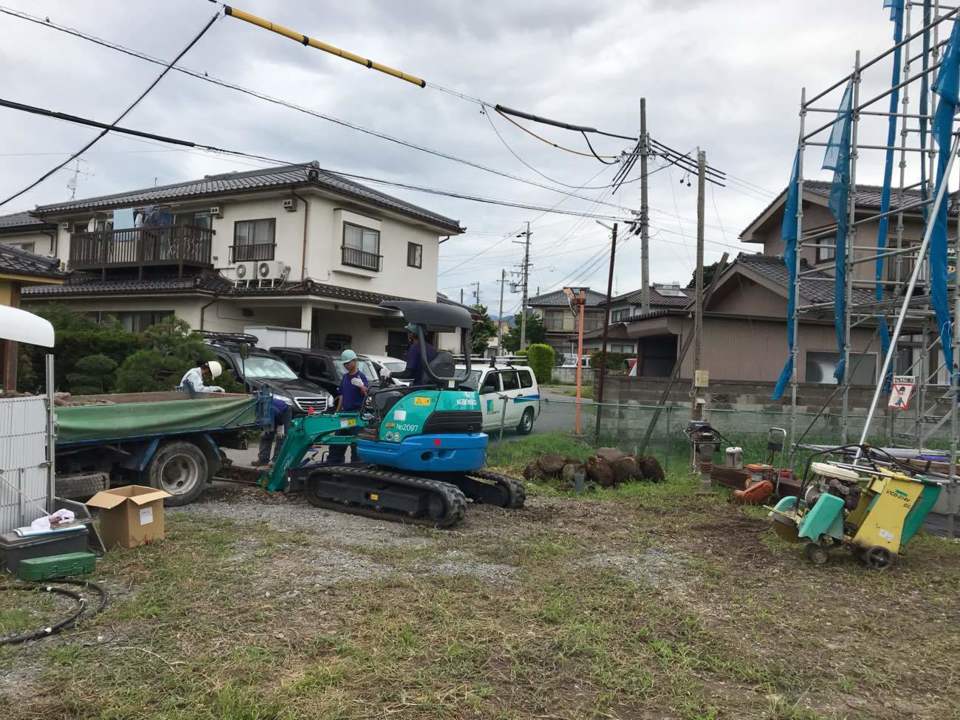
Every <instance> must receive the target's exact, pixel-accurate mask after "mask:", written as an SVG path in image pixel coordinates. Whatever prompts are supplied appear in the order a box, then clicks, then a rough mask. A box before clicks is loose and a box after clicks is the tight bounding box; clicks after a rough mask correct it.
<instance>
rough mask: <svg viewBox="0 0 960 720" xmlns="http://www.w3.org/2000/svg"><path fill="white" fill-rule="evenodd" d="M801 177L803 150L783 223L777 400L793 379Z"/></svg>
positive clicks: (795, 161) (792, 176) (796, 160)
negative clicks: (782, 348) (783, 339)
mask: <svg viewBox="0 0 960 720" xmlns="http://www.w3.org/2000/svg"><path fill="white" fill-rule="evenodd" d="M799 177H800V150H799V149H798V150H797V154H796V155H795V156H794V158H793V171H792V172H791V173H790V184H789V185H788V186H787V202H786V204H785V205H784V206H783V222H782V223H781V224H780V237H781V238H782V239H783V262H784V263H785V264H786V266H787V276H788V277H789V282H788V283H787V351H788V355H787V362H786V364H785V365H784V366H783V370H782V371H781V372H780V377H779V378H778V379H777V385H776V387H775V388H774V389H773V399H774V400H779V399H780V398H781V397H783V391H784V390H786V388H787V384H788V383H789V382H790V378H791V377H792V376H793V311H794V308H795V307H796V305H797V284H796V277H797V272H796V271H797V209H798V208H799V206H800V192H799V191H800V189H799V188H798V187H797V182H798V179H799Z"/></svg>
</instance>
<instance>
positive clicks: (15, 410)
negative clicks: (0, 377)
mask: <svg viewBox="0 0 960 720" xmlns="http://www.w3.org/2000/svg"><path fill="white" fill-rule="evenodd" d="M0 472H2V474H0V533H2V532H10V531H11V530H13V529H14V528H16V527H21V526H23V525H29V524H30V523H31V522H32V521H33V520H35V519H36V518H38V517H40V516H42V515H45V514H46V506H47V492H48V484H47V482H48V464H47V400H46V397H45V396H42V395H41V396H34V397H17V398H2V399H0Z"/></svg>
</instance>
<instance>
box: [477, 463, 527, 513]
mask: <svg viewBox="0 0 960 720" xmlns="http://www.w3.org/2000/svg"><path fill="white" fill-rule="evenodd" d="M466 475H467V477H470V478H474V479H476V480H487V481H490V482H492V483H494V484H495V485H498V486H500V487H502V488H506V491H507V495H508V497H509V499H508V500H507V504H506V505H504V506H503V507H505V508H510V509H513V510H515V509H517V508H522V507H523V504H524V503H525V502H526V500H527V490H526V488H524V486H523V483H522V482H520V481H519V480H517V479H516V478H512V477H510V476H509V475H503V474H501V473H497V472H493V471H492V470H473V471H471V472H468V473H466Z"/></svg>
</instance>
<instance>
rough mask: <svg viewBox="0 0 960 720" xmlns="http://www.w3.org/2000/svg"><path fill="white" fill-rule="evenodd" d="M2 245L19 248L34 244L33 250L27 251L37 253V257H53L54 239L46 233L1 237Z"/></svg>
mask: <svg viewBox="0 0 960 720" xmlns="http://www.w3.org/2000/svg"><path fill="white" fill-rule="evenodd" d="M51 232H53V231H51ZM0 244H2V245H17V246H22V245H30V244H32V245H33V249H32V250H30V248H29V247H28V248H26V249H27V250H30V251H31V252H34V253H36V254H37V255H46V256H48V257H53V238H51V237H50V235H48V234H47V233H44V232H37V231H31V232H22V233H16V234H4V235H0Z"/></svg>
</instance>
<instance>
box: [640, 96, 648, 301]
mask: <svg viewBox="0 0 960 720" xmlns="http://www.w3.org/2000/svg"><path fill="white" fill-rule="evenodd" d="M649 155H650V138H649V137H647V99H646V98H640V308H641V311H642V312H643V313H648V312H650V207H649V206H648V205H647V158H648V157H649Z"/></svg>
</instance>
